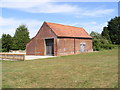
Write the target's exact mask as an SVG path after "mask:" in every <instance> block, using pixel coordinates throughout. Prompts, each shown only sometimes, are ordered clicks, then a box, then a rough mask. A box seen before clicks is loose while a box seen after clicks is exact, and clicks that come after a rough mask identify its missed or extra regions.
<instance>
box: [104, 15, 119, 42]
mask: <svg viewBox="0 0 120 90" xmlns="http://www.w3.org/2000/svg"><path fill="white" fill-rule="evenodd" d="M106 31H108V33H109V36H110V39H111V41H112V44H120V17H115V18H114V19H111V20H110V21H109V22H108V25H107V29H106Z"/></svg>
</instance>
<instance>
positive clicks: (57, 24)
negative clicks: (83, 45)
mask: <svg viewBox="0 0 120 90" xmlns="http://www.w3.org/2000/svg"><path fill="white" fill-rule="evenodd" d="M45 22H46V21H45ZM46 23H48V24H49V23H51V24H57V25H62V26H69V27H75V28H82V29H83V27H76V26H70V25H64V24H60V23H52V22H46Z"/></svg>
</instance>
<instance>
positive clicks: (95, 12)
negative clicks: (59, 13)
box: [82, 9, 114, 16]
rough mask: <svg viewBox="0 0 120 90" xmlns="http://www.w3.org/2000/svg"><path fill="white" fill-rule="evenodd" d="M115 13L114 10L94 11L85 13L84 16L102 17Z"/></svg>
mask: <svg viewBox="0 0 120 90" xmlns="http://www.w3.org/2000/svg"><path fill="white" fill-rule="evenodd" d="M112 12H114V9H98V10H92V11H89V10H88V11H85V12H84V13H83V14H82V15H85V16H102V15H109V14H110V13H112Z"/></svg>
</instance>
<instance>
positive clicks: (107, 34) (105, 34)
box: [101, 27, 111, 43]
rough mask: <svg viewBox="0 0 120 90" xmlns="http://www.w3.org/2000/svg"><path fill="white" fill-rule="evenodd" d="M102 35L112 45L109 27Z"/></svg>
mask: <svg viewBox="0 0 120 90" xmlns="http://www.w3.org/2000/svg"><path fill="white" fill-rule="evenodd" d="M101 35H102V37H104V38H106V39H107V40H108V41H109V42H110V43H111V40H110V36H109V32H108V29H107V27H104V28H103V31H102V33H101Z"/></svg>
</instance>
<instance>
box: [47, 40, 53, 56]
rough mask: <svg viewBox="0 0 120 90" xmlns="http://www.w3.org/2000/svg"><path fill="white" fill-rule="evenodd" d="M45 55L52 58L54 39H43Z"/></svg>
mask: <svg viewBox="0 0 120 90" xmlns="http://www.w3.org/2000/svg"><path fill="white" fill-rule="evenodd" d="M45 44H46V55H47V56H54V39H45Z"/></svg>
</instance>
